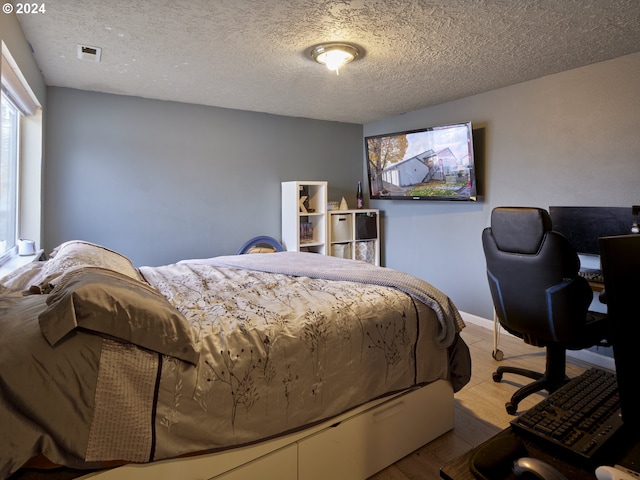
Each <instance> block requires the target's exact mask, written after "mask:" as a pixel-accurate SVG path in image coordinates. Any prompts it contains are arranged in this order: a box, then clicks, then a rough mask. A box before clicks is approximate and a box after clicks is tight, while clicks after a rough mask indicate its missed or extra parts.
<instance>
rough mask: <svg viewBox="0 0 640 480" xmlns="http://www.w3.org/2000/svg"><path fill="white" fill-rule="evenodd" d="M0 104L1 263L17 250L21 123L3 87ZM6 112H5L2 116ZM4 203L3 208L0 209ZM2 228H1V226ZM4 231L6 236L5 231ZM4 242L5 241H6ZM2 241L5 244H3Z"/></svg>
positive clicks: (19, 116)
mask: <svg viewBox="0 0 640 480" xmlns="http://www.w3.org/2000/svg"><path fill="white" fill-rule="evenodd" d="M0 104H1V106H2V132H1V133H0V140H1V145H2V148H1V150H0V155H1V157H2V158H0V214H1V215H3V217H5V215H6V217H5V218H2V217H0V224H1V223H3V221H6V223H7V224H6V225H4V227H6V231H3V232H2V233H0V265H2V264H4V263H6V262H7V261H8V260H9V259H10V258H11V257H12V256H14V255H15V254H16V253H17V249H18V247H17V240H18V218H19V213H20V212H19V204H18V198H19V185H20V180H19V179H20V177H19V171H20V125H21V123H22V111H21V110H20V108H18V106H17V105H16V104H15V102H13V101H12V99H11V98H10V97H9V92H7V91H5V89H4V88H2V96H1V98H0ZM5 114H7V116H6V118H5ZM5 207H6V210H7V211H6V212H2V211H1V210H2V209H4V208H5ZM3 230H4V228H3ZM5 233H6V235H7V237H6V238H2V237H4V235H5ZM5 242H6V243H5ZM2 244H4V245H2Z"/></svg>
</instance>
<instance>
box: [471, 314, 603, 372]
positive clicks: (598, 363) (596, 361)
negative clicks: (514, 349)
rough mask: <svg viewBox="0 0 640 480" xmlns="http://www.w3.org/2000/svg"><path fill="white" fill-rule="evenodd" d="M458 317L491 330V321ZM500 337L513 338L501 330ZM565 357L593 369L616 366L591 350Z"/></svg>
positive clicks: (571, 352) (568, 353)
mask: <svg viewBox="0 0 640 480" xmlns="http://www.w3.org/2000/svg"><path fill="white" fill-rule="evenodd" d="M460 315H461V316H462V319H463V320H464V321H465V322H466V323H472V324H474V325H478V326H480V327H484V328H487V329H489V330H493V319H488V318H483V317H479V316H477V315H473V314H471V313H467V312H460ZM500 335H509V336H512V337H513V335H511V334H510V333H509V332H507V331H505V330H504V329H502V328H501V329H500ZM499 346H500V344H498V348H499ZM567 357H569V358H570V359H574V360H577V361H580V362H585V363H588V364H590V365H593V366H595V367H600V368H604V369H606V370H612V371H615V369H616V365H615V362H614V360H613V358H612V357H609V356H607V355H600V354H599V353H597V352H594V351H591V350H567Z"/></svg>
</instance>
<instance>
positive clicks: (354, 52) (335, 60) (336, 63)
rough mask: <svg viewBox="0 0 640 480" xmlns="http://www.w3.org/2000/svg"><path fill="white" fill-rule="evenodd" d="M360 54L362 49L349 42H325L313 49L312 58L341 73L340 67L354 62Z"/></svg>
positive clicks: (338, 73) (337, 73)
mask: <svg viewBox="0 0 640 480" xmlns="http://www.w3.org/2000/svg"><path fill="white" fill-rule="evenodd" d="M359 55H360V50H358V48H357V47H355V46H354V45H349V44H348V43H339V42H332V43H323V44H321V45H316V46H315V47H313V48H312V49H311V58H313V59H314V60H315V61H316V62H318V63H321V64H323V65H326V67H327V68H328V69H329V70H335V72H336V75H340V69H341V68H342V67H343V66H344V65H346V64H347V63H349V62H353V61H354V60H355V59H356V58H358V56H359Z"/></svg>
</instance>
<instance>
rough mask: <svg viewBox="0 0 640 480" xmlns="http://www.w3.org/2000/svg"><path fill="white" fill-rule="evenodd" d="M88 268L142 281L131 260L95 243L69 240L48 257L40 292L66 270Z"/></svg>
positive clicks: (45, 289)
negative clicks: (106, 270)
mask: <svg viewBox="0 0 640 480" xmlns="http://www.w3.org/2000/svg"><path fill="white" fill-rule="evenodd" d="M88 266H93V267H102V268H106V269H110V270H113V271H115V272H119V273H121V274H123V275H126V276H128V277H131V278H133V279H135V280H142V277H141V276H140V274H139V273H138V270H137V269H136V268H135V267H134V266H133V263H132V262H131V260H129V259H128V258H127V257H125V256H124V255H122V254H120V253H118V252H115V251H113V250H110V249H108V248H106V247H103V246H101V245H97V244H95V243H91V242H85V241H82V240H71V241H68V242H65V243H62V244H60V245H58V246H57V247H56V248H55V249H54V250H53V251H52V252H51V254H50V255H49V260H47V261H46V262H45V264H44V268H43V274H44V281H43V282H42V283H41V284H40V289H41V291H43V292H47V291H48V289H49V288H51V286H53V285H55V283H56V282H57V280H59V279H60V277H61V276H62V275H63V274H64V273H65V272H67V271H68V270H70V269H72V268H74V267H88Z"/></svg>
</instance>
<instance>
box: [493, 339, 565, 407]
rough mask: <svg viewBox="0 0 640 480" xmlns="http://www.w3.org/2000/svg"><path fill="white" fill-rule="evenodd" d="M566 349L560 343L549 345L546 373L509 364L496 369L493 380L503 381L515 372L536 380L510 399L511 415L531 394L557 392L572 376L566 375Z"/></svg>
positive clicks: (507, 405) (520, 389)
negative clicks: (504, 375)
mask: <svg viewBox="0 0 640 480" xmlns="http://www.w3.org/2000/svg"><path fill="white" fill-rule="evenodd" d="M566 358H567V352H566V349H565V348H563V347H560V346H558V345H548V346H547V356H546V369H545V372H544V373H540V372H536V371H533V370H527V369H524V368H519V367H512V366H509V365H503V366H500V367H498V368H497V369H496V371H495V372H494V373H493V381H494V382H500V381H502V376H503V374H505V373H513V374H515V375H520V376H523V377H527V378H531V379H533V380H534V382H532V383H529V384H527V385H525V386H524V387H521V388H519V389H518V390H517V391H516V392H515V393H514V394H513V395H512V396H511V400H509V401H508V402H507V403H506V404H505V407H506V409H507V413H508V414H509V415H515V414H516V413H517V411H518V404H519V403H520V401H521V400H522V399H524V398H526V397H528V396H529V395H531V394H534V393H537V392H539V391H541V390H546V391H547V392H548V393H553V392H555V391H556V390H557V389H558V388H560V387H561V386H563V385H564V384H565V383H567V382H568V381H569V380H570V378H569V377H567V375H566Z"/></svg>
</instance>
